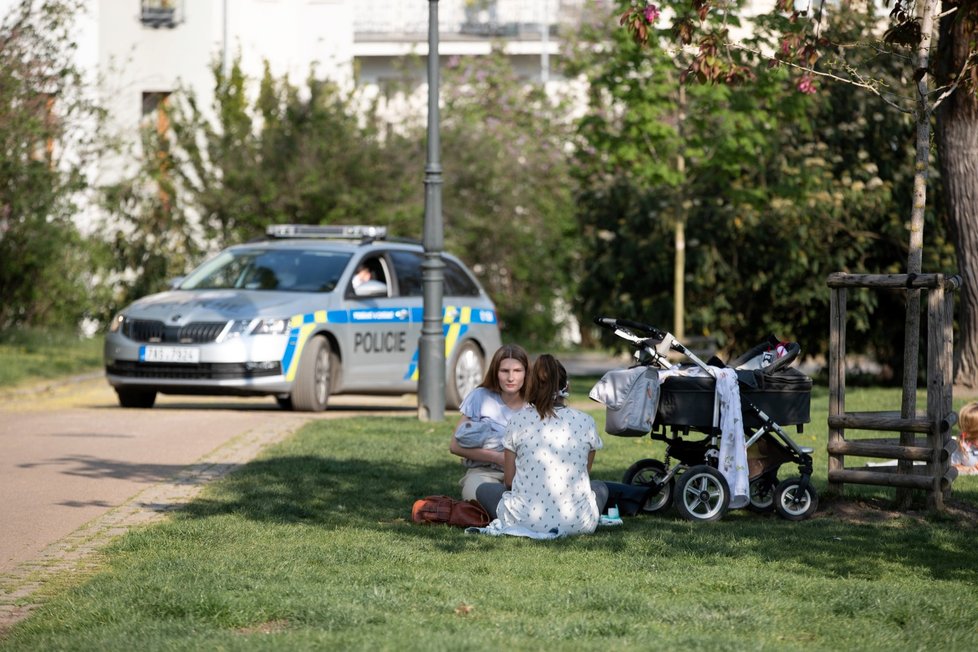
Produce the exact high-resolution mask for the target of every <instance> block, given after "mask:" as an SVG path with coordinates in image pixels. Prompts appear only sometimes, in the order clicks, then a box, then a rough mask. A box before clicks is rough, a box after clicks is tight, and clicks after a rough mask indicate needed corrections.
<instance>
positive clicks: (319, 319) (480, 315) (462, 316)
mask: <svg viewBox="0 0 978 652" xmlns="http://www.w3.org/2000/svg"><path fill="white" fill-rule="evenodd" d="M402 311H403V312H404V313H405V314H404V315H403V316H402V315H401V313H402ZM365 321H370V322H377V321H385V322H386V321H389V322H405V321H407V322H414V323H420V322H423V321H424V310H423V308H383V309H364V308H354V309H352V310H330V311H328V312H327V311H325V310H317V311H316V312H312V313H307V314H304V315H295V316H293V317H292V318H291V319H290V320H289V341H288V343H287V344H286V346H285V353H284V354H283V355H282V372H283V374H284V375H285V380H287V381H289V382H291V381H293V380H295V376H296V373H298V370H299V360H300V359H301V357H302V349H303V347H304V346H305V344H306V342H308V341H309V337H310V336H311V335H312V334H313V332H315V331H316V330H317V329H318V328H319V326H320V325H321V324H352V323H355V322H365ZM495 323H496V313H495V311H494V310H490V309H486V308H473V307H471V306H445V307H444V308H443V310H442V324H443V329H444V330H443V332H444V335H445V358H446V359H448V358H450V357H451V355H452V352H453V351H454V350H455V347H456V345H457V344H458V342H459V340H460V339H462V338H463V337H464V336H465V334H466V333H467V332H468V330H469V326H470V325H471V324H495ZM418 355H419V351H418V349H417V348H415V350H414V355H413V356H412V357H411V363H410V364H409V365H408V370H407V373H406V374H405V375H404V379H405V380H407V379H410V380H415V381H416V380H417V379H418Z"/></svg>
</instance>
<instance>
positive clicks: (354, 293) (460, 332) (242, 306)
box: [105, 224, 500, 412]
mask: <svg viewBox="0 0 978 652" xmlns="http://www.w3.org/2000/svg"><path fill="white" fill-rule="evenodd" d="M267 235H268V237H267V238H266V239H265V240H261V241H257V242H251V243H248V244H242V245H237V246H233V247H230V248H228V249H225V250H224V251H222V252H221V253H219V254H218V255H217V256H215V257H214V258H212V259H210V260H208V261H207V262H205V263H204V264H202V265H201V266H200V267H198V268H197V269H195V270H193V271H192V272H191V273H190V274H189V275H188V276H186V277H185V278H183V279H182V280H180V281H179V282H178V283H177V284H175V286H174V289H173V290H171V291H168V292H162V293H160V294H154V295H150V296H147V297H144V298H142V299H139V300H138V301H136V302H134V303H132V304H131V305H129V306H128V307H126V308H125V309H124V310H123V311H122V312H121V313H120V314H119V315H117V316H116V317H115V318H114V319H113V321H112V323H111V324H110V326H109V332H108V334H107V335H106V338H105V372H106V377H107V379H108V381H109V384H111V385H112V386H113V387H114V388H115V391H116V393H117V394H118V396H119V403H120V404H121V405H122V406H123V407H142V408H146V407H152V406H153V403H154V402H155V400H156V395H157V393H164V394H205V395H244V396H249V395H271V396H275V398H276V400H277V401H278V403H279V405H281V406H282V407H284V408H291V409H294V410H301V411H314V412H315V411H321V410H324V409H325V408H326V405H327V402H328V400H329V397H330V395H332V394H340V393H363V394H402V393H409V392H416V391H417V380H418V343H419V338H420V335H421V325H422V315H423V310H422V285H421V263H422V261H423V260H424V257H423V249H422V247H421V246H420V245H418V244H412V243H406V242H398V241H395V240H387V239H386V234H385V232H384V229H382V228H380V227H339V226H306V225H287V224H282V225H275V226H271V227H269V228H268V234H267ZM443 260H444V262H445V285H444V300H443V310H444V333H445V358H446V364H447V368H446V383H445V385H446V397H445V399H446V404H447V405H448V406H449V407H451V408H454V407H457V406H458V405H459V404H460V403H461V401H462V399H463V398H464V397H465V395H466V394H467V393H468V392H469V391H470V390H472V389H473V388H474V387H475V386H476V385H478V384H479V382H481V380H482V375H483V373H484V369H485V365H486V360H487V358H488V357H490V356H491V355H492V353H493V352H494V351H495V350H496V349H497V348H498V347H499V345H500V337H499V325H498V322H497V318H496V308H495V306H494V305H493V303H492V301H491V300H490V299H489V297H488V296H487V295H486V293H485V291H484V290H483V289H482V287H481V286H480V285H479V283H478V282H477V281H476V279H475V277H474V276H473V275H472V274H471V273H470V272H469V271H468V270H467V269H466V268H465V266H464V265H463V264H462V263H461V262H460V261H459V260H458V259H457V258H455V257H453V256H451V255H447V254H444V255H443Z"/></svg>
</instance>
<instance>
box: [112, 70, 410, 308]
mask: <svg viewBox="0 0 978 652" xmlns="http://www.w3.org/2000/svg"><path fill="white" fill-rule="evenodd" d="M212 69H213V74H214V83H215V93H214V104H213V106H212V107H210V110H206V109H205V108H204V107H201V106H200V104H199V101H198V99H197V98H196V97H195V96H194V95H193V94H192V93H190V92H188V91H182V92H181V93H179V94H177V96H176V97H175V98H174V99H173V102H172V104H170V103H163V104H161V105H160V108H159V111H160V112H161V116H160V118H159V119H158V120H157V122H156V123H154V124H148V125H147V126H146V128H145V129H144V134H143V156H142V161H143V163H142V167H141V169H140V170H139V172H138V174H136V175H135V176H134V177H132V178H130V179H127V180H125V181H124V182H122V183H120V184H117V185H116V186H114V187H112V188H110V189H109V191H108V192H107V194H106V197H107V203H108V205H109V206H110V207H111V208H112V211H113V213H114V215H116V216H117V217H122V218H123V221H124V223H125V225H126V228H124V230H123V231H122V232H121V233H120V236H119V238H118V239H117V241H116V244H117V250H118V252H119V255H118V260H119V261H120V263H121V266H122V268H123V269H127V270H130V273H133V272H134V273H135V276H136V280H135V282H133V283H130V284H129V288H130V292H129V293H130V296H129V297H127V298H130V299H131V298H133V297H134V296H141V295H143V294H146V293H148V292H152V291H158V290H160V289H162V287H163V285H164V283H165V281H166V280H167V279H168V278H171V277H173V276H176V275H179V274H182V273H185V272H186V271H187V270H188V269H189V267H190V266H191V264H192V263H194V262H198V259H199V257H200V255H201V254H202V253H203V252H204V251H206V250H214V249H219V248H222V247H224V246H226V245H228V244H232V243H236V242H241V241H243V240H247V239H250V238H253V237H256V236H258V235H261V234H262V233H264V230H265V227H266V226H267V225H268V224H273V223H283V222H287V223H300V224H329V223H370V224H384V223H393V224H394V226H395V231H396V230H397V229H398V227H399V226H400V224H401V223H402V222H403V216H402V211H403V206H404V205H405V201H404V195H405V194H406V193H407V192H408V190H407V189H406V188H407V186H406V184H405V183H404V182H403V181H402V179H403V178H404V177H405V175H407V174H408V173H409V172H410V169H409V167H408V166H407V165H405V164H404V161H405V160H406V159H407V158H408V156H409V154H408V152H409V151H410V148H411V147H415V146H416V145H415V144H414V143H409V144H408V147H406V148H405V147H400V145H401V144H402V143H401V139H400V138H399V137H397V136H395V135H392V136H391V137H390V138H389V139H387V140H385V139H383V138H381V134H380V132H379V130H378V129H377V127H376V121H375V120H374V119H373V113H372V112H371V111H370V110H369V109H368V111H367V112H366V114H365V115H364V114H361V113H358V111H357V104H356V98H355V96H354V95H353V94H350V93H345V92H343V91H341V90H340V89H339V87H337V86H336V85H335V84H333V83H332V82H329V81H325V80H319V79H316V78H315V77H314V76H313V75H310V77H309V78H308V79H307V80H306V84H305V86H304V87H303V88H302V89H300V88H298V87H296V86H294V85H292V84H291V83H289V82H288V80H287V79H276V78H274V77H273V76H272V74H271V73H270V71H269V70H268V67H267V66H266V69H265V72H264V75H263V77H262V79H261V80H260V81H259V84H258V88H257V96H256V97H254V98H253V99H252V98H249V95H248V93H249V82H248V79H247V78H246V76H245V75H244V73H243V71H242V70H241V67H240V61H238V60H236V61H234V62H233V63H232V65H231V66H230V67H229V69H228V70H227V72H225V71H224V70H223V69H222V67H221V66H220V65H218V64H215V65H214V66H213V68H212ZM418 186H420V180H419V181H418ZM418 196H419V197H420V190H418ZM419 214H420V213H419Z"/></svg>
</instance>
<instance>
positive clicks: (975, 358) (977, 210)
mask: <svg viewBox="0 0 978 652" xmlns="http://www.w3.org/2000/svg"><path fill="white" fill-rule="evenodd" d="M955 6H957V7H958V11H957V12H955V13H952V14H950V15H947V16H944V17H943V18H942V19H941V23H940V32H939V34H940V40H939V54H938V57H937V62H938V65H937V66H936V68H935V73H936V81H937V83H938V86H939V87H943V86H945V85H947V84H950V83H952V82H953V81H954V79H955V77H956V76H957V74H958V73H959V72H960V71H961V70H962V68H963V67H964V63H965V61H966V60H967V59H968V56H969V54H970V46H971V39H972V38H974V36H975V33H976V29H978V0H964V1H963V2H957V3H951V2H948V1H947V0H945V2H944V3H943V6H942V13H943V12H945V11H948V10H950V9H951V8H953V7H955ZM965 77H967V78H968V79H967V81H966V82H965V83H963V84H962V85H961V87H959V88H958V89H957V90H956V91H955V92H954V93H953V94H952V95H951V96H950V97H948V98H946V99H945V100H944V102H943V104H941V106H939V107H938V110H937V148H938V156H939V161H940V169H941V180H942V184H941V186H942V190H943V194H944V199H945V202H946V205H947V207H948V221H949V225H948V226H949V228H950V233H951V237H952V238H953V239H954V248H955V251H956V253H957V258H958V273H959V274H960V275H961V278H962V280H963V284H962V288H961V300H960V310H959V313H958V325H959V328H958V330H959V336H958V337H957V338H955V339H956V340H957V342H956V343H957V344H958V347H957V348H956V350H955V351H954V383H955V384H956V385H963V386H965V387H970V388H978V94H976V93H978V89H976V84H975V81H976V78H975V76H974V73H973V71H971V70H968V71H967V72H966V73H965Z"/></svg>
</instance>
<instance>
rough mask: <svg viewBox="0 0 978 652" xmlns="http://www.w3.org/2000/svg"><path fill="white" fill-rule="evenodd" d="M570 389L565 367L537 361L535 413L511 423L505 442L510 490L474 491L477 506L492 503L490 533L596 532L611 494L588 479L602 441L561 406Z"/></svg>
mask: <svg viewBox="0 0 978 652" xmlns="http://www.w3.org/2000/svg"><path fill="white" fill-rule="evenodd" d="M567 389H568V385H567V372H566V371H565V370H564V367H563V365H561V364H560V362H558V361H557V359H556V358H554V357H553V356H552V355H548V354H544V355H541V356H540V358H539V359H538V360H537V361H536V363H535V364H534V365H533V369H532V371H531V372H530V380H529V383H528V387H527V394H526V398H527V400H528V402H529V403H531V405H532V407H528V408H525V409H523V410H521V411H520V412H518V413H517V414H516V415H515V416H514V417H513V418H512V419H511V420H510V422H509V425H508V426H507V427H506V434H505V435H504V438H503V447H504V460H503V473H504V483H505V485H506V486H507V487H511V488H510V490H509V491H505V492H503V487H502V486H500V485H492V484H483V485H481V486H480V487H479V488H478V490H477V495H478V498H479V502H480V503H482V504H483V505H496V510H495V511H496V514H495V517H496V521H494V522H493V524H491V525H490V528H495V529H501V530H503V531H506V530H507V529H514V528H522V529H524V530H529V531H531V532H535V533H541V534H543V533H548V534H554V535H556V536H565V535H570V534H589V533H591V532H594V530H595V528H596V527H597V525H598V519H599V516H600V514H601V511H602V510H603V509H604V505H605V502H606V501H607V498H608V489H607V487H606V486H605V484H604V483H603V482H593V483H592V482H591V479H590V476H589V473H590V470H591V463H592V462H593V461H594V452H595V451H596V450H598V449H599V448H601V447H602V442H601V438H600V437H599V436H598V429H597V426H596V425H595V423H594V419H592V418H591V416H590V415H588V414H585V413H584V412H581V411H580V410H575V409H573V408H569V407H566V406H565V405H564V399H565V398H566V397H567ZM490 494H491V495H490ZM596 494H597V495H596ZM490 515H492V510H490Z"/></svg>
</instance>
